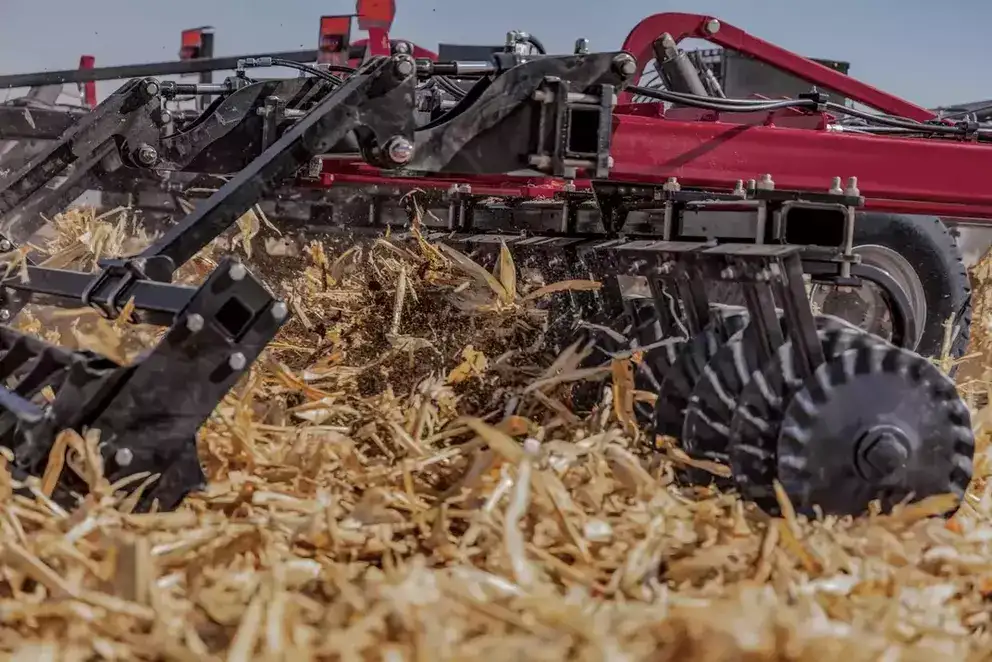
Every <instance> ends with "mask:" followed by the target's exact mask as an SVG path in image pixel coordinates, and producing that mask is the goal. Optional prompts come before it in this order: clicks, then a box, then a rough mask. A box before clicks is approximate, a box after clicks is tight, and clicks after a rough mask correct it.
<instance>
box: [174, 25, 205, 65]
mask: <svg viewBox="0 0 992 662" xmlns="http://www.w3.org/2000/svg"><path fill="white" fill-rule="evenodd" d="M202 47H203V30H202V28H193V29H191V30H183V33H182V41H181V43H180V47H179V59H180V60H195V59H197V58H199V57H200V49H201V48H202Z"/></svg>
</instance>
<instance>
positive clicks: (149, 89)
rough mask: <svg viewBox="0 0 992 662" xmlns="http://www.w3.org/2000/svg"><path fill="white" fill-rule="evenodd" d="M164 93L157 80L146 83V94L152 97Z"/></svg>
mask: <svg viewBox="0 0 992 662" xmlns="http://www.w3.org/2000/svg"><path fill="white" fill-rule="evenodd" d="M161 91H162V86H161V85H159V84H158V81H157V80H150V81H147V82H146V83H145V94H147V95H148V96H150V97H153V96H156V95H158V93H159V92H161Z"/></svg>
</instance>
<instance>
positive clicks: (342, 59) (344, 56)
mask: <svg viewBox="0 0 992 662" xmlns="http://www.w3.org/2000/svg"><path fill="white" fill-rule="evenodd" d="M350 41H351V16H348V15H344V16H340V15H339V16H321V17H320V34H319V35H318V41H317V63H318V64H336V65H343V64H345V63H346V62H347V61H348V48H349V46H350V45H351V44H350Z"/></svg>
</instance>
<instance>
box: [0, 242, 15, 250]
mask: <svg viewBox="0 0 992 662" xmlns="http://www.w3.org/2000/svg"><path fill="white" fill-rule="evenodd" d="M13 247H14V246H13V244H11V243H10V242H9V241H7V240H6V239H0V251H3V252H4V253H6V252H7V251H9V250H10V249H11V248H13Z"/></svg>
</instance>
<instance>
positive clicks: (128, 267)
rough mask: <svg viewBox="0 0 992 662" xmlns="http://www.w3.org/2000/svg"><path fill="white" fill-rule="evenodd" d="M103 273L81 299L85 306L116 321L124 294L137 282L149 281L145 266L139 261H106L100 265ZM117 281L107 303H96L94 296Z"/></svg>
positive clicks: (108, 294) (92, 282) (109, 293)
mask: <svg viewBox="0 0 992 662" xmlns="http://www.w3.org/2000/svg"><path fill="white" fill-rule="evenodd" d="M100 266H101V267H103V269H102V271H101V272H100V273H99V274H97V276H96V278H94V279H93V280H92V281H90V284H89V285H87V286H86V289H85V290H83V296H82V297H80V298H81V300H82V302H83V305H84V306H90V307H92V308H96V309H97V310H99V311H100V312H101V313H102V314H103V316H104V317H106V318H107V319H115V318H117V317H118V316H119V315H120V314H121V306H120V305H119V304H118V302H119V301H120V300H121V299H122V298H123V296H124V293H125V292H126V291H127V290H128V289H129V288H130V287H131V286H132V285H134V284H135V283H136V282H138V281H141V280H147V279H146V277H145V273H144V271H143V267H144V265H143V264H139V261H138V260H106V261H102V262H101V264H100ZM113 281H117V283H116V284H115V285H113V286H112V289H110V291H109V292H108V293H107V297H106V303H102V302H100V301H96V300H95V299H94V295H95V294H98V293H99V292H101V291H102V290H103V289H104V286H106V285H108V284H110V283H112V282H113Z"/></svg>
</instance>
